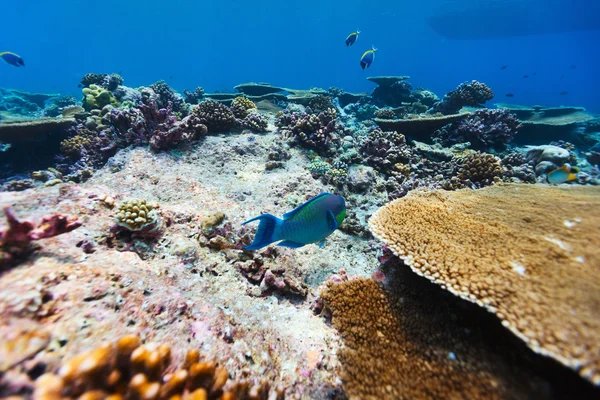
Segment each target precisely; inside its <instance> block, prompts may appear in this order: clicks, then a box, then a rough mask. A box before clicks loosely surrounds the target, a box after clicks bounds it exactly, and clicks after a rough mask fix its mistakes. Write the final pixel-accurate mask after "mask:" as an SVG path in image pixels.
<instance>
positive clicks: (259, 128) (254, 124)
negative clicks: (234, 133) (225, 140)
mask: <svg viewBox="0 0 600 400" xmlns="http://www.w3.org/2000/svg"><path fill="white" fill-rule="evenodd" d="M237 121H238V124H239V125H240V126H241V127H242V128H246V129H250V130H251V131H254V132H266V131H267V128H268V126H269V121H268V119H267V117H266V116H264V115H263V114H261V113H259V112H258V111H251V112H249V113H248V115H246V117H245V118H244V119H240V120H237Z"/></svg>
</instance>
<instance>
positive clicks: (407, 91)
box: [367, 76, 415, 107]
mask: <svg viewBox="0 0 600 400" xmlns="http://www.w3.org/2000/svg"><path fill="white" fill-rule="evenodd" d="M367 79H368V80H369V81H371V82H373V83H376V84H377V87H376V88H375V89H374V90H373V93H371V97H372V98H373V101H374V102H375V104H376V105H378V106H380V107H384V106H388V107H399V106H401V105H402V104H403V103H412V102H414V101H415V97H414V96H413V95H412V85H411V84H410V83H408V79H410V77H408V76H374V77H368V78H367Z"/></svg>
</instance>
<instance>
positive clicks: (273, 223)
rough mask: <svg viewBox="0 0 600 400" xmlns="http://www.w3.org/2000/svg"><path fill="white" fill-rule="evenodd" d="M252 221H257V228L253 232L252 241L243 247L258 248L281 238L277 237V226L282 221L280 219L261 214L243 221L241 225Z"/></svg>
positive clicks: (247, 248)
mask: <svg viewBox="0 0 600 400" xmlns="http://www.w3.org/2000/svg"><path fill="white" fill-rule="evenodd" d="M252 221H259V224H258V229H257V230H256V233H255V234H254V240H253V241H252V243H251V244H250V245H249V246H245V247H244V249H246V250H258V249H260V248H263V247H265V246H268V245H270V244H271V243H273V242H277V241H278V240H281V239H280V238H279V235H280V233H279V231H280V229H279V227H280V225H281V224H282V223H283V221H282V220H281V219H279V218H277V217H276V216H274V215H271V214H262V215H259V216H258V217H254V218H252V219H250V220H248V221H246V222H244V223H243V224H242V225H246V224H247V223H249V222H252Z"/></svg>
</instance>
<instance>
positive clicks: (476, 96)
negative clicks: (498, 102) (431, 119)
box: [432, 80, 494, 115]
mask: <svg viewBox="0 0 600 400" xmlns="http://www.w3.org/2000/svg"><path fill="white" fill-rule="evenodd" d="M493 97H494V92H492V89H490V88H489V87H488V86H487V85H486V84H485V83H481V82H478V81H476V80H473V81H471V82H463V83H461V84H460V85H459V86H458V87H457V88H456V89H454V90H453V91H451V92H450V93H448V94H446V95H445V96H444V98H443V99H442V101H439V102H437V103H435V104H434V105H433V108H432V112H434V113H435V112H440V113H442V114H445V115H449V114H456V113H457V112H458V111H459V110H460V109H461V108H463V107H465V106H470V107H483V105H484V104H485V102H486V101H488V100H491V99H492V98H493Z"/></svg>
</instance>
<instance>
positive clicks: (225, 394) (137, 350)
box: [34, 335, 284, 400]
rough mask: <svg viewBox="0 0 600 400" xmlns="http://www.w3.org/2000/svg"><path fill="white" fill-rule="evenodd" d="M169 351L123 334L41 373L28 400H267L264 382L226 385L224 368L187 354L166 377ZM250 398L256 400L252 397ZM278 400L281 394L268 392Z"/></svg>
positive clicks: (162, 345)
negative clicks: (49, 370)
mask: <svg viewBox="0 0 600 400" xmlns="http://www.w3.org/2000/svg"><path fill="white" fill-rule="evenodd" d="M170 363H171V348H170V347H169V346H167V345H164V344H161V345H153V344H147V345H141V343H140V339H139V338H138V337H136V336H131V335H130V336H124V337H122V338H120V339H119V340H118V341H116V342H115V343H108V344H105V345H102V346H100V347H98V348H96V349H94V350H92V351H89V352H86V353H83V354H80V355H77V356H75V357H74V358H72V359H71V360H69V361H68V362H66V363H64V364H63V365H62V366H61V367H60V369H59V370H58V373H57V374H53V373H46V374H44V375H42V376H40V377H39V378H38V379H37V380H36V382H35V392H34V398H36V399H47V400H54V399H56V400H59V399H65V400H68V399H89V400H92V399H115V400H116V399H125V398H127V399H161V400H162V399H165V400H167V399H184V400H196V399H203V400H226V399H227V400H235V399H256V400H266V399H267V398H269V393H270V390H269V384H268V382H266V381H260V382H258V383H256V384H254V385H250V384H248V383H247V382H237V383H235V382H230V384H229V386H227V387H226V384H227V383H228V380H229V374H228V373H227V370H226V369H225V368H223V367H221V366H219V365H217V363H215V362H214V361H200V353H199V352H198V351H197V350H190V351H188V353H187V355H186V357H185V360H184V362H183V364H182V365H180V366H179V367H178V368H177V369H174V370H173V371H172V372H171V373H167V368H168V367H169V365H170ZM253 394H256V396H254V397H253ZM273 394H274V395H275V396H276V397H275V398H276V399H277V400H282V399H283V398H284V394H283V390H281V389H276V390H275V391H274V393H273Z"/></svg>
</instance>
